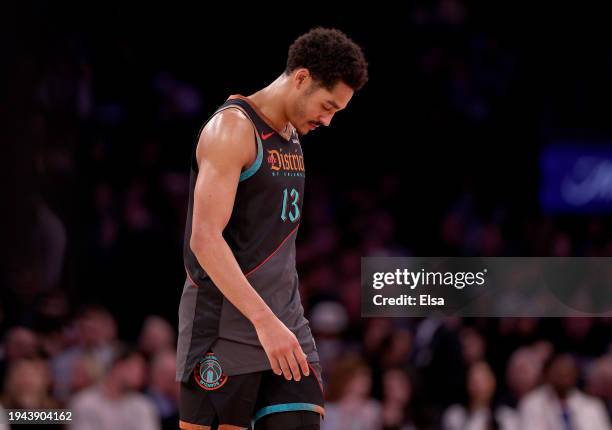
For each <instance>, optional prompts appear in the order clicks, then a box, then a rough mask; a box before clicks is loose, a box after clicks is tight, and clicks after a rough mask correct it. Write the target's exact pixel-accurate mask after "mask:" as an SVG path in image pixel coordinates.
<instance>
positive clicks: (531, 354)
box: [506, 348, 542, 399]
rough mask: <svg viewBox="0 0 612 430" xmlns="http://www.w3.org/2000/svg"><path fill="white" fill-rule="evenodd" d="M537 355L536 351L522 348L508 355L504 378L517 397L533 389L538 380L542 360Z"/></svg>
mask: <svg viewBox="0 0 612 430" xmlns="http://www.w3.org/2000/svg"><path fill="white" fill-rule="evenodd" d="M539 356H540V355H539V353H538V352H536V351H531V350H529V349H526V348H523V349H519V350H518V351H516V352H515V353H514V354H513V355H512V357H510V360H509V361H508V370H507V374H506V380H507V383H508V387H509V388H510V390H512V393H513V394H514V396H515V397H516V398H517V399H520V398H522V397H523V396H524V395H525V394H527V393H528V392H530V391H531V390H533V389H534V388H535V387H536V386H537V385H538V383H539V382H540V378H541V374H542V361H541V359H540V358H539Z"/></svg>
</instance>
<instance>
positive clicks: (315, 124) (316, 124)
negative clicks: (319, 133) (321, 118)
mask: <svg viewBox="0 0 612 430" xmlns="http://www.w3.org/2000/svg"><path fill="white" fill-rule="evenodd" d="M320 125H321V124H319V123H318V122H314V121H309V122H308V127H309V128H308V129H309V130H310V131H312V130H314V129H316V128H317V127H319V126H320Z"/></svg>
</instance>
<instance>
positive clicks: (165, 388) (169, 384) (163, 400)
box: [147, 349, 180, 430]
mask: <svg viewBox="0 0 612 430" xmlns="http://www.w3.org/2000/svg"><path fill="white" fill-rule="evenodd" d="M175 375H176V353H175V350H174V349H168V350H165V351H161V352H158V353H157V354H156V355H155V356H154V357H153V359H152V361H151V370H150V378H149V380H150V381H151V383H150V384H149V386H148V388H147V395H148V397H149V398H150V399H151V400H152V401H153V403H154V404H155V409H156V411H157V415H158V416H159V418H160V419H161V426H162V429H163V430H174V429H176V426H177V423H178V422H179V415H178V401H179V392H180V386H179V383H178V382H176V380H175Z"/></svg>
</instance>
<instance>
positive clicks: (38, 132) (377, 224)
mask: <svg viewBox="0 0 612 430" xmlns="http://www.w3.org/2000/svg"><path fill="white" fill-rule="evenodd" d="M532 3H533V2H532ZM532 3H525V4H517V3H516V2H477V1H446V0H442V1H425V2H407V3H405V4H402V5H400V4H388V5H383V4H382V3H380V2H378V3H372V4H358V3H336V2H327V3H325V4H315V3H292V4H288V3H285V4H284V5H275V6H273V5H263V4H256V3H250V4H247V5H238V4H236V5H227V6H222V5H219V4H216V5H214V6H211V5H210V4H206V3H202V4H200V5H189V4H187V3H171V4H167V3H163V4H161V5H154V4H146V5H132V4H123V3H115V2H88V3H87V4H79V5H66V4H62V5H58V4H55V3H47V2H28V3H19V4H18V5H17V4H16V3H13V4H11V5H10V6H3V7H2V9H3V11H2V12H3V13H2V18H1V20H2V28H3V37H2V50H3V52H4V54H3V58H4V60H5V61H3V63H4V66H3V70H2V75H4V76H5V79H3V81H4V82H5V87H6V92H5V91H3V92H4V95H5V101H4V102H3V103H2V111H1V112H0V114H1V116H2V122H3V123H5V126H4V127H3V132H2V140H3V143H2V146H3V147H4V150H5V151H7V156H3V157H2V158H3V161H4V163H3V164H5V166H4V167H3V170H4V171H5V172H7V173H8V175H6V176H5V178H6V179H4V180H3V182H4V184H3V188H4V190H3V201H4V203H3V215H4V217H5V221H4V222H3V223H2V230H3V232H2V233H3V235H4V237H5V239H4V240H3V245H2V253H3V255H2V264H3V266H4V268H5V270H4V271H3V275H2V293H1V294H2V300H1V302H0V316H1V317H0V330H6V329H7V328H9V327H12V326H15V325H21V326H26V327H29V328H31V329H33V330H35V331H45V330H63V329H64V328H65V327H68V326H70V322H71V321H72V318H73V316H74V313H75V312H76V310H77V309H79V308H80V307H81V306H83V305H84V304H87V303H96V304H101V305H103V306H104V307H105V308H107V309H108V310H109V311H110V312H111V313H112V315H113V316H114V318H115V319H116V321H117V322H118V324H117V325H118V332H119V337H120V338H121V339H124V340H126V341H134V340H135V339H136V338H137V336H138V333H139V330H140V329H141V325H142V321H143V319H144V318H145V317H146V316H147V315H151V314H157V315H161V316H162V317H164V318H165V319H166V320H168V321H169V322H170V323H171V324H172V325H174V326H176V322H177V310H178V301H179V298H180V292H181V289H182V286H183V281H184V276H185V275H184V269H183V265H182V254H181V247H182V239H183V228H184V222H185V216H186V212H185V211H186V203H187V200H186V198H187V192H188V190H187V180H188V177H187V175H188V163H189V157H190V151H191V148H192V145H193V143H194V139H195V138H196V134H197V132H198V130H199V128H200V126H201V124H202V123H203V121H205V120H206V118H207V117H208V115H210V113H212V112H213V111H214V109H215V108H216V107H217V106H218V105H220V104H222V103H223V101H224V100H225V99H226V98H227V97H228V96H229V95H230V94H235V93H240V94H243V95H249V94H251V93H253V92H255V91H257V90H259V89H260V88H262V87H264V86H266V85H267V84H268V83H270V82H271V81H272V80H274V79H275V78H276V77H277V76H278V75H279V74H280V73H281V72H282V71H283V69H284V65H285V61H286V52H287V48H288V46H289V45H290V44H291V42H292V41H293V40H294V39H295V38H296V37H298V36H299V35H300V34H302V33H304V32H306V31H307V30H308V29H310V28H312V27H314V26H332V27H336V28H339V29H341V30H343V31H344V32H346V33H347V34H348V35H349V36H350V37H351V38H353V39H354V40H355V41H356V42H357V43H359V44H360V45H361V46H362V47H363V50H364V52H365V55H366V57H367V59H368V61H369V64H370V69H369V72H370V81H369V83H368V84H367V85H366V87H365V88H364V89H363V90H362V91H361V92H359V93H357V94H356V96H355V97H354V98H353V100H352V101H351V103H350V104H349V107H348V109H346V111H343V112H341V113H339V114H338V115H337V116H336V117H334V120H333V122H332V125H331V127H329V129H324V130H319V131H317V132H315V133H313V134H311V135H308V136H305V137H304V138H303V140H302V143H303V148H304V152H305V160H306V166H307V172H308V176H307V185H306V186H307V188H306V193H305V202H304V204H305V210H306V212H305V216H304V221H303V222H302V225H301V228H300V232H299V235H298V270H299V272H300V277H301V280H302V295H303V299H304V304H305V308H306V311H307V315H310V312H311V310H312V309H313V308H314V307H315V306H316V305H317V304H318V303H321V302H327V301H332V302H334V303H339V304H340V305H341V306H342V307H343V308H344V309H345V310H346V312H347V316H348V322H347V324H346V327H345V328H343V331H342V332H341V334H340V337H341V338H342V339H344V340H345V341H346V342H347V344H349V343H350V344H351V345H357V347H356V349H359V346H358V345H360V344H361V343H362V339H361V337H360V336H361V333H362V332H363V330H364V327H366V326H367V325H368V324H369V322H368V320H367V319H361V318H360V316H359V308H358V306H359V304H358V297H359V283H358V277H359V258H360V257H361V256H367V255H417V256H427V255H432V256H434V255H436V256H441V255H449V256H459V255H464V256H469V255H484V256H535V255H540V256H548V255H558V256H588V255H600V256H609V255H611V254H612V240H611V236H610V227H611V225H610V224H611V223H610V219H609V216H608V215H607V214H606V213H589V214H582V215H572V214H557V215H551V214H546V213H544V212H543V211H542V210H541V208H540V206H539V202H538V191H539V184H540V182H539V181H540V172H539V164H538V162H539V155H540V150H541V149H542V147H543V146H544V145H546V144H548V143H551V142H555V141H557V140H559V139H572V140H574V141H578V142H585V143H593V142H595V143H596V144H598V145H607V144H609V142H610V137H611V136H612V133H611V132H612V130H611V128H612V122H611V121H610V118H611V115H610V114H611V113H612V112H611V109H610V100H611V99H612V80H611V76H612V43H611V42H610V41H611V40H612V39H611V38H610V36H611V34H610V26H609V23H608V22H607V17H606V14H605V13H603V11H601V10H597V9H595V8H594V7H593V6H586V5H585V6H580V7H579V8H578V7H577V6H576V5H572V6H571V7H570V6H568V7H564V6H562V5H559V4H554V5H544V4H539V6H535V5H534V4H532ZM3 176H4V175H3ZM49 297H55V298H59V300H60V301H61V303H63V304H64V307H63V308H62V309H63V311H62V312H59V313H57V312H56V313H53V312H51V313H49V311H48V309H46V307H48V306H49V305H48V300H49ZM499 323H500V322H499V321H497V320H494V319H491V320H487V321H484V322H483V321H466V322H465V325H468V326H471V325H475V326H477V327H479V328H480V330H481V334H483V333H497V332H496V331H495V330H496V327H497V326H498V324H499ZM393 324H394V327H395V326H396V325H398V326H401V327H408V328H409V329H410V330H413V331H415V330H417V328H418V324H419V320H415V321H408V320H407V321H401V322H394V323H393ZM563 324H564V323H563V322H562V321H558V320H542V321H537V322H536V326H537V328H536V329H534V332H533V333H532V334H533V337H534V338H545V339H548V340H550V341H551V342H553V344H555V346H556V345H557V344H558V343H559V342H561V341H559V342H557V343H555V342H556V341H555V339H552V338H551V337H550V336H548V335H547V333H551V332H554V331H555V330H554V329H551V328H550V327H553V328H554V327H558V326H560V325H563ZM589 327H591V328H589V330H591V329H592V330H594V331H596V332H597V333H600V334H601V333H603V334H602V335H601V336H599V335H598V336H599V337H597V339H598V340H597V341H595V342H594V343H593V344H592V345H590V346H589V348H590V347H591V346H592V348H593V351H594V352H593V351H590V352H589V354H591V356H592V357H595V356H597V355H601V354H603V353H604V351H605V349H606V348H607V347H608V345H609V342H610V322H609V321H608V320H602V319H589ZM483 335H484V334H483ZM487 336H488V335H487ZM492 336H493V338H495V335H492ZM547 336H548V337H547ZM485 337H486V336H485ZM519 337H520V336H519ZM561 337H562V336H560V338H561ZM488 339H490V337H488ZM530 339H531V338H530ZM561 344H563V342H561ZM516 345H517V346H520V345H521V342H518V341H517V343H516ZM593 345H594V346H593ZM564 347H565V349H568V347H567V345H565V346H564ZM575 348H577V347H575ZM508 349H509V350H510V352H511V349H512V348H510V347H508ZM570 349H571V348H570ZM587 349H588V348H587ZM380 352H381V353H382V351H380ZM510 352H508V354H506V355H505V356H504V357H501V358H499V357H498V358H496V359H495V360H497V361H495V360H493V361H491V360H490V361H491V362H492V364H493V366H494V367H496V368H497V369H502V368H503V366H504V364H505V360H506V359H507V356H508V355H509V353H510ZM574 352H576V350H574ZM409 355H410V354H408V353H407V355H406V360H407V361H408V356H409ZM442 403H444V402H442Z"/></svg>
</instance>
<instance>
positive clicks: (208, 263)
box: [177, 28, 367, 430]
mask: <svg viewBox="0 0 612 430" xmlns="http://www.w3.org/2000/svg"><path fill="white" fill-rule="evenodd" d="M366 81H367V63H366V61H365V59H364V56H363V53H362V51H361V49H360V48H359V46H357V45H356V44H355V43H354V42H353V41H351V40H350V39H349V38H348V37H347V36H346V35H344V34H343V33H342V32H340V31H338V30H334V29H324V28H316V29H314V30H311V31H310V32H308V33H307V34H304V35H302V36H301V37H299V38H298V39H297V40H296V41H295V42H294V43H293V44H292V45H291V47H290V48H289V56H288V60H287V68H286V70H285V72H284V73H283V74H281V76H279V77H278V78H277V79H276V80H275V81H274V82H272V83H271V84H270V85H268V86H267V87H266V88H264V89H262V90H260V91H258V92H257V93H255V94H253V95H251V96H248V97H244V96H240V95H235V96H231V97H230V98H229V99H228V100H227V101H226V102H225V103H224V104H223V105H222V106H221V107H220V108H219V109H218V110H217V111H216V112H215V113H214V114H213V115H212V117H211V118H210V119H209V120H208V121H207V122H206V123H205V124H204V126H203V127H202V129H201V131H200V135H199V138H198V142H197V144H196V146H195V147H194V150H193V157H192V163H191V179H190V195H189V210H188V216H187V224H186V231H185V244H184V252H183V254H184V262H185V269H186V271H187V279H186V282H185V286H184V288H183V293H182V296H181V303H180V308H179V340H178V351H177V380H178V381H181V399H180V427H181V428H182V429H187V430H194V429H197V430H203V429H209V428H217V427H216V426H219V427H218V428H219V429H244V428H249V427H250V426H253V427H254V428H255V429H257V430H260V429H282V430H289V429H296V430H297V429H301V430H315V429H319V426H320V416H321V415H324V409H323V392H322V385H321V369H320V366H319V363H318V360H319V359H318V355H317V350H316V347H315V343H314V340H313V337H312V334H311V331H310V328H309V325H308V321H307V320H306V318H305V317H304V309H303V307H302V305H301V302H300V295H299V292H298V275H297V272H296V267H295V236H296V232H297V229H298V226H299V225H300V220H301V216H302V201H303V197H304V178H305V168H304V158H303V156H302V150H301V147H300V141H299V136H300V135H304V134H306V133H308V132H309V131H311V130H313V129H315V128H317V127H319V126H321V125H325V126H328V125H329V124H330V122H331V120H332V117H333V116H334V114H335V113H336V112H338V111H340V110H342V109H344V108H346V106H347V104H348V103H349V101H350V100H351V97H352V96H353V93H354V92H355V91H357V90H359V89H360V88H361V87H362V86H363V85H364V84H365V83H366Z"/></svg>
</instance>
